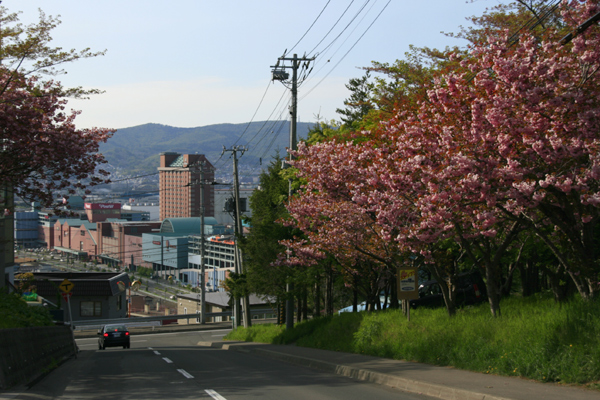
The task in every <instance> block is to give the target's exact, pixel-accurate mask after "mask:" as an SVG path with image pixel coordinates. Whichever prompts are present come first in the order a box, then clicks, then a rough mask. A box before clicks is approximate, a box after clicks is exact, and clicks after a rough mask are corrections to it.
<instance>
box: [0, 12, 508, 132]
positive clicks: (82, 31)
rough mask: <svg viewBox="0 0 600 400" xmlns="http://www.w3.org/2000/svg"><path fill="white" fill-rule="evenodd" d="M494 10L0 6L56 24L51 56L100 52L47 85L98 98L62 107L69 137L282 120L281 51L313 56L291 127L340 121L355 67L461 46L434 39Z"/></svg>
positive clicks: (28, 18)
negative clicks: (82, 131)
mask: <svg viewBox="0 0 600 400" xmlns="http://www.w3.org/2000/svg"><path fill="white" fill-rule="evenodd" d="M496 4H498V0H476V1H474V2H471V1H470V0H469V1H466V0H418V1H414V0H412V1H408V0H370V1H368V0H355V1H351V0H330V1H327V0H302V1H293V2H292V1H286V0H279V1H272V0H218V1H215V0H172V1H155V0H118V1H116V0H102V1H91V0H4V1H2V6H4V7H6V8H7V9H8V10H9V11H11V12H14V11H22V12H23V13H22V14H21V16H20V19H21V21H22V22H24V23H31V22H35V21H36V20H37V19H38V11H37V10H38V8H39V9H42V10H43V11H44V12H45V13H46V14H47V15H52V16H57V15H60V19H61V20H62V24H61V25H60V26H59V27H58V28H57V29H56V30H55V31H54V34H53V39H54V40H53V42H52V43H53V45H54V46H60V47H63V48H66V49H71V48H75V49H83V48H86V47H90V48H91V49H92V50H94V51H100V50H104V49H106V50H107V53H106V55H105V56H102V57H98V58H92V59H87V60H83V61H78V62H76V63H73V64H68V65H67V66H66V70H67V71H68V74H67V75H62V76H59V77H58V78H57V80H59V81H61V82H62V83H63V84H64V85H65V86H83V87H85V88H97V89H101V90H104V91H105V93H104V94H102V95H98V96H94V97H93V98H92V99H90V100H85V101H71V102H70V104H69V106H70V107H71V108H74V109H77V110H81V111H82V114H81V115H80V116H78V117H77V120H76V121H77V125H78V127H80V128H89V127H92V126H98V127H108V128H126V127H131V126H136V125H141V124H145V123H149V122H152V123H159V124H165V125H171V126H176V127H197V126H205V125H211V124H217V123H244V122H248V121H250V120H254V121H263V120H267V119H287V118H288V112H287V102H288V101H289V99H290V91H289V90H288V89H287V88H286V87H285V86H284V85H283V84H282V83H281V82H278V81H275V82H272V81H271V66H273V65H275V63H276V62H277V58H278V57H280V56H282V55H283V54H284V51H286V49H287V51H288V55H287V57H292V55H293V53H297V54H298V56H300V57H301V56H303V55H304V54H306V55H307V56H310V57H312V56H316V59H315V61H314V62H313V63H312V64H311V66H314V68H313V70H312V73H311V74H310V75H309V77H308V79H306V80H305V81H304V82H303V83H302V85H301V86H300V88H299V96H298V98H299V103H298V116H299V120H300V121H303V122H314V121H315V120H316V116H317V115H320V116H321V119H326V120H331V119H339V116H338V115H337V114H336V113H335V109H336V108H340V107H342V106H343V101H344V99H345V98H347V97H348V95H349V92H348V91H347V89H346V88H345V87H344V85H345V84H346V83H348V80H349V79H351V78H357V77H360V76H362V75H363V71H361V70H360V69H359V68H360V67H365V66H369V65H370V64H371V61H379V62H389V63H393V62H394V61H395V60H396V59H402V58H403V56H404V53H405V52H406V51H408V49H409V45H410V44H414V45H416V46H428V47H437V48H443V47H445V46H447V45H464V43H463V42H461V41H458V40H456V39H452V38H447V37H445V36H444V35H443V34H441V33H440V32H441V31H445V32H457V31H458V30H459V26H460V25H468V22H467V21H466V20H465V17H468V16H471V15H480V14H481V13H482V12H483V10H484V9H485V8H487V7H492V6H494V5H496ZM325 5H327V6H326V7H325ZM363 6H364V8H363V10H362V12H359V10H360V9H361V8H362V7H363ZM382 10H383V12H382ZM344 12H345V13H344ZM380 13H381V14H380ZM319 15H320V16H319ZM378 15H379V17H378ZM355 16H356V18H354V17H355ZM353 18H354V20H353V21H352V19H353ZM311 26H312V27H311ZM361 36H362V38H361ZM336 38H337V40H336ZM294 46H295V47H294ZM288 65H289V64H288ZM263 96H264V99H263ZM261 99H262V102H261ZM280 99H282V100H281V101H280ZM259 105H260V106H259ZM255 113H256V115H255Z"/></svg>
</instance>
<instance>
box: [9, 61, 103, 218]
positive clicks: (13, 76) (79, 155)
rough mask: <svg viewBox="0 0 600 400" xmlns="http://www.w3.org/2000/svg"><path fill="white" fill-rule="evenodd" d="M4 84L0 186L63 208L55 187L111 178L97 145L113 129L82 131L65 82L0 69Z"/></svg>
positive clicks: (67, 187) (71, 188)
mask: <svg viewBox="0 0 600 400" xmlns="http://www.w3.org/2000/svg"><path fill="white" fill-rule="evenodd" d="M0 86H1V87H2V88H3V92H2V95H1V97H0V127H1V129H0V187H12V188H13V191H14V195H15V196H16V197H20V198H21V199H24V200H29V201H39V202H40V203H41V204H42V205H44V206H46V207H55V208H56V209H57V210H58V208H59V205H58V204H56V203H54V199H53V193H55V192H56V191H59V190H68V191H69V192H71V193H74V190H75V189H78V188H79V189H85V188H86V187H87V186H93V185H96V184H98V183H101V182H105V181H106V179H105V177H106V176H107V175H108V173H106V172H105V171H103V170H101V169H97V167H98V166H100V165H101V164H103V163H105V162H106V161H105V160H104V157H103V156H102V154H99V153H98V147H99V143H100V142H104V141H106V140H107V139H108V138H109V137H110V136H111V134H112V131H111V130H108V129H77V128H76V127H75V124H74V120H75V117H76V116H77V114H78V113H77V112H74V111H72V112H70V113H69V112H66V111H65V107H66V100H65V99H64V97H63V94H64V91H63V89H62V87H61V86H60V84H58V83H55V82H52V81H47V82H41V81H39V80H38V79H37V78H36V77H29V78H26V77H25V76H23V75H21V74H20V73H18V72H14V71H9V70H7V69H5V68H0Z"/></svg>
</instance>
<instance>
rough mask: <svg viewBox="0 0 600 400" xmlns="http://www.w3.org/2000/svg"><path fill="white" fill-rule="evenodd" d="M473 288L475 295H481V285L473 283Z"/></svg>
mask: <svg viewBox="0 0 600 400" xmlns="http://www.w3.org/2000/svg"><path fill="white" fill-rule="evenodd" d="M473 290H475V296H477V297H481V292H480V291H479V286H477V284H476V283H474V284H473Z"/></svg>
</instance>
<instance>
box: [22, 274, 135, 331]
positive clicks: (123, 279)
mask: <svg viewBox="0 0 600 400" xmlns="http://www.w3.org/2000/svg"><path fill="white" fill-rule="evenodd" d="M33 275H34V281H33V282H32V284H33V285H35V287H36V292H37V294H38V295H40V296H42V297H44V298H46V299H48V300H49V301H51V302H52V303H55V304H57V305H59V306H60V308H61V309H63V310H65V313H64V315H65V320H67V321H68V320H69V311H68V305H67V302H66V300H65V298H64V297H63V296H62V294H61V293H62V291H61V290H60V288H59V285H60V284H62V283H63V282H64V281H65V279H66V280H67V281H68V282H71V283H72V284H73V288H72V290H71V293H72V296H71V298H70V300H69V302H70V303H71V304H70V306H71V314H72V315H73V321H81V320H93V319H98V320H102V319H113V318H125V317H127V298H126V293H125V289H126V288H128V287H129V283H130V280H129V276H128V275H127V274H126V273H106V272H104V273H85V272H48V273H44V272H42V273H37V272H36V273H34V274H33Z"/></svg>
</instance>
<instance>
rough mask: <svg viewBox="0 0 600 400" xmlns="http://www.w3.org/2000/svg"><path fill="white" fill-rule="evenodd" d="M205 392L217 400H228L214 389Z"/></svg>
mask: <svg viewBox="0 0 600 400" xmlns="http://www.w3.org/2000/svg"><path fill="white" fill-rule="evenodd" d="M205 392H206V393H207V394H208V395H209V396H210V397H212V398H213V399H215V400H227V399H226V398H225V397H223V396H221V395H220V394H219V393H217V392H215V391H214V390H212V389H206V390H205Z"/></svg>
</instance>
